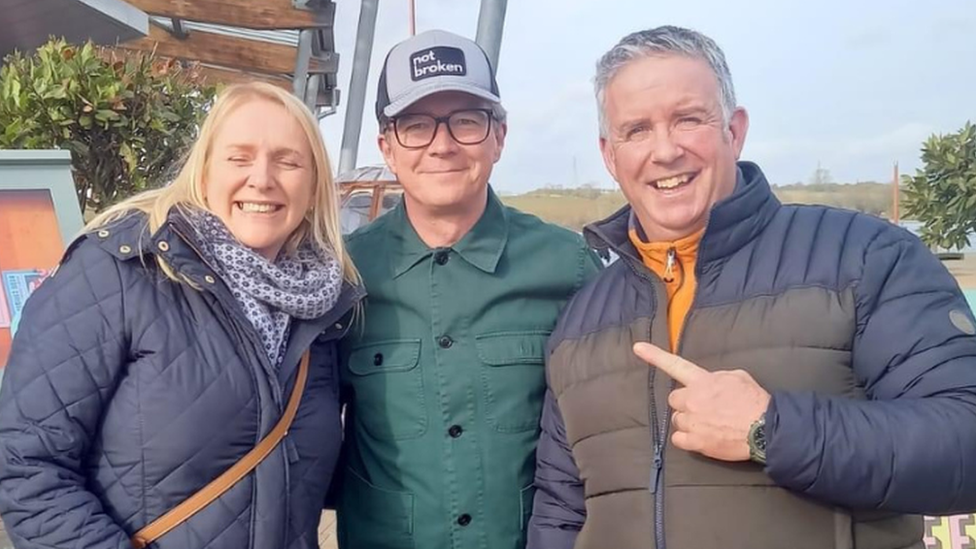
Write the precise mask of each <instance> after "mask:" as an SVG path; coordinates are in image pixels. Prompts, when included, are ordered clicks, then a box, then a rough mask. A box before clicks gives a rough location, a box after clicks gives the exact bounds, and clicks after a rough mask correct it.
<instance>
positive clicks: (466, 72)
mask: <svg viewBox="0 0 976 549" xmlns="http://www.w3.org/2000/svg"><path fill="white" fill-rule="evenodd" d="M442 91H458V92H464V93H469V94H471V95H474V96H476V97H480V98H482V99H486V100H488V101H491V102H492V103H500V102H501V97H499V95H498V83H497V82H495V71H494V69H492V67H491V62H490V61H488V55H487V54H486V53H485V51H484V50H483V49H481V47H480V46H478V44H476V43H475V42H474V41H472V40H469V39H467V38H464V37H462V36H458V35H456V34H453V33H450V32H447V31H442V30H430V31H426V32H423V33H421V34H418V35H416V36H414V37H412V38H409V39H407V40H404V41H403V42H400V43H399V44H397V45H396V46H393V49H391V50H390V53H389V54H387V56H386V61H384V62H383V71H382V72H381V73H380V83H379V89H378V90H377V92H376V119H377V120H379V121H382V120H383V119H384V118H391V117H394V116H396V115H397V114H399V113H401V112H403V110H404V109H406V108H407V107H409V106H410V105H412V104H414V103H416V102H417V101H419V100H421V99H423V98H424V97H427V96H428V95H431V94H434V93H438V92H442Z"/></svg>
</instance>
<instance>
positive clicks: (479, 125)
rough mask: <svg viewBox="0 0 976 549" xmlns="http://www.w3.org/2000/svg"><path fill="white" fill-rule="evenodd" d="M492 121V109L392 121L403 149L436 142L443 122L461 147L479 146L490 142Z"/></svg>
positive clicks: (397, 118)
mask: <svg viewBox="0 0 976 549" xmlns="http://www.w3.org/2000/svg"><path fill="white" fill-rule="evenodd" d="M492 118H493V116H492V114H491V109H463V110H460V111H454V112H452V113H451V114H449V115H447V116H431V115H429V114H404V115H402V116H398V117H396V118H394V119H393V132H394V133H395V134H396V138H397V141H398V142H399V143H400V145H401V146H403V147H404V148H407V149H422V148H424V147H426V146H428V145H430V144H431V143H433V142H434V136H436V135H437V128H438V127H439V126H440V125H441V123H443V124H444V125H445V126H447V131H448V133H450V134H451V138H452V139H454V140H455V141H457V142H458V143H460V144H461V145H477V144H479V143H482V142H484V140H485V139H488V134H489V133H491V120H492Z"/></svg>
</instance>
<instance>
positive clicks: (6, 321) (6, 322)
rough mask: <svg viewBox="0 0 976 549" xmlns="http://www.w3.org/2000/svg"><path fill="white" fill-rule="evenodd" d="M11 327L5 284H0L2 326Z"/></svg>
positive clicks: (0, 322) (0, 320)
mask: <svg viewBox="0 0 976 549" xmlns="http://www.w3.org/2000/svg"><path fill="white" fill-rule="evenodd" d="M9 327H10V308H9V306H8V305H7V297H6V293H5V292H4V290H3V284H0V328H9Z"/></svg>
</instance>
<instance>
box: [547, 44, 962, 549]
mask: <svg viewBox="0 0 976 549" xmlns="http://www.w3.org/2000/svg"><path fill="white" fill-rule="evenodd" d="M596 89H597V99H598V103H599V108H600V120H601V139H600V144H601V150H602V152H603V156H604V160H605V162H606V165H607V167H608V169H609V170H610V172H611V173H612V174H613V176H614V178H615V179H616V180H617V182H618V183H619V184H620V187H621V189H622V190H623V193H624V195H625V196H626V197H627V200H628V202H629V206H627V207H625V208H624V209H622V210H621V211H619V212H617V213H616V214H614V215H612V216H611V217H610V218H608V219H606V220H604V221H601V222H598V223H595V224H593V225H591V226H590V227H588V228H587V229H586V236H587V238H588V240H589V241H590V243H591V244H592V245H594V246H595V247H597V248H603V249H608V248H609V249H612V250H613V251H615V252H616V253H617V254H618V255H619V256H620V260H619V261H617V262H616V263H614V264H613V265H611V266H610V267H609V268H608V269H606V270H605V271H604V272H603V273H602V274H601V275H600V276H599V277H598V278H597V279H595V280H594V281H593V282H591V283H590V284H588V285H587V286H585V287H584V288H583V289H582V290H581V291H580V292H579V293H578V294H577V295H576V296H575V297H574V299H573V300H572V301H571V302H570V304H569V305H567V307H566V309H565V310H564V311H563V314H562V316H561V320H560V322H559V325H558V326H557V329H556V331H555V332H554V333H553V335H552V338H551V339H550V342H549V354H548V360H547V375H548V382H549V391H548V393H547V399H546V405H545V409H544V412H543V417H542V439H541V441H540V444H539V448H538V454H537V457H538V467H537V472H536V486H537V488H538V491H537V493H536V498H535V506H534V515H533V517H532V519H531V523H530V532H529V547H530V548H531V549H569V548H571V547H575V548H576V549H591V548H608V547H612V548H614V549H630V548H634V549H637V548H640V549H647V548H651V547H655V548H657V549H663V548H664V547H668V548H670V549H704V548H713V547H722V548H723V549H740V548H743V549H744V548H749V549H774V548H775V549H780V548H790V549H804V548H809V549H828V548H830V549H833V548H848V549H850V548H856V549H868V548H870V549H895V548H899V549H901V548H908V547H911V548H921V547H923V545H922V519H921V518H920V517H918V516H913V515H916V514H920V513H927V514H948V513H954V512H963V511H971V510H973V509H976V337H974V334H976V325H974V322H973V317H972V313H971V312H970V310H969V308H968V306H967V304H966V301H965V299H964V298H963V296H962V294H961V292H960V291H959V288H958V286H957V285H956V283H955V281H954V280H953V279H952V277H951V276H950V275H949V274H948V272H947V271H946V269H945V268H944V267H943V266H942V265H941V264H940V263H939V261H938V259H936V258H935V257H934V256H933V255H932V254H931V253H930V252H929V250H928V249H926V248H925V246H923V245H922V243H921V242H920V241H919V240H918V239H917V238H915V237H914V236H912V235H911V234H909V233H908V232H907V231H904V230H902V229H900V228H897V227H895V226H893V225H891V224H889V223H887V222H886V221H883V220H880V219H877V218H874V217H871V216H867V215H862V214H858V213H854V212H849V211H842V210H837V209H831V208H825V207H819V206H783V205H781V204H780V203H779V202H778V201H777V199H776V198H775V197H774V196H773V194H772V192H771V191H770V188H769V184H768V183H767V181H766V178H765V177H764V175H763V173H762V171H761V170H760V169H759V167H758V166H756V165H755V164H752V163H748V162H737V160H738V157H739V154H740V152H741V150H742V146H743V144H744V142H745V136H746V130H747V127H748V118H747V115H746V112H745V110H743V109H742V108H741V107H738V106H737V105H736V103H735V95H734V92H733V88H732V81H731V76H730V74H729V70H728V67H727V65H726V62H725V59H724V56H723V54H722V52H721V50H720V49H719V48H718V47H717V46H716V45H715V43H714V42H713V41H712V40H711V39H709V38H707V37H705V36H703V35H701V34H699V33H697V32H694V31H689V30H686V29H680V28H675V27H661V28H657V29H653V30H649V31H643V32H638V33H634V34H632V35H630V36H628V37H626V38H624V39H623V40H622V41H621V42H620V43H619V44H618V45H617V46H615V47H614V48H613V49H612V50H611V51H610V52H608V53H607V54H606V55H605V56H604V57H603V59H602V60H601V61H600V63H599V64H598V73H597V77H596ZM669 350H670V351H671V352H668V351H669ZM671 353H675V354H671ZM679 357H680V358H679Z"/></svg>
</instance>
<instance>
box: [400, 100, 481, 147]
mask: <svg viewBox="0 0 976 549" xmlns="http://www.w3.org/2000/svg"><path fill="white" fill-rule="evenodd" d="M471 111H478V112H483V113H485V114H486V115H488V125H487V128H486V129H485V136H484V137H482V138H481V139H480V140H478V141H475V142H473V143H464V142H462V141H461V140H459V139H458V138H457V137H456V136H455V135H454V131H453V130H452V129H451V124H450V123H449V122H450V119H451V117H452V116H454V115H455V114H458V113H461V112H471ZM405 116H429V117H430V118H433V119H434V133H432V134H431V136H430V141H428V142H427V143H425V144H423V145H413V146H409V145H404V144H403V140H401V139H400V132H399V131H397V122H399V120H400V118H401V117H405ZM497 120H498V117H496V116H495V111H494V110H492V109H489V108H485V107H473V108H470V109H458V110H456V111H451V112H449V113H447V115H445V116H433V115H430V114H427V113H416V112H415V113H404V114H402V115H398V116H394V117H392V118H390V120H389V122H388V127H392V129H393V136H394V137H395V138H396V140H397V143H399V144H400V146H401V147H403V148H404V149H410V150H419V149H424V148H427V147H429V146H430V144H431V143H433V142H434V140H435V139H437V132H438V131H440V129H441V124H444V127H445V128H447V134H448V135H449V136H451V139H453V140H454V142H455V143H457V144H458V145H480V144H482V143H484V142H485V141H487V140H488V136H490V135H491V127H492V122H494V121H497Z"/></svg>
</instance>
